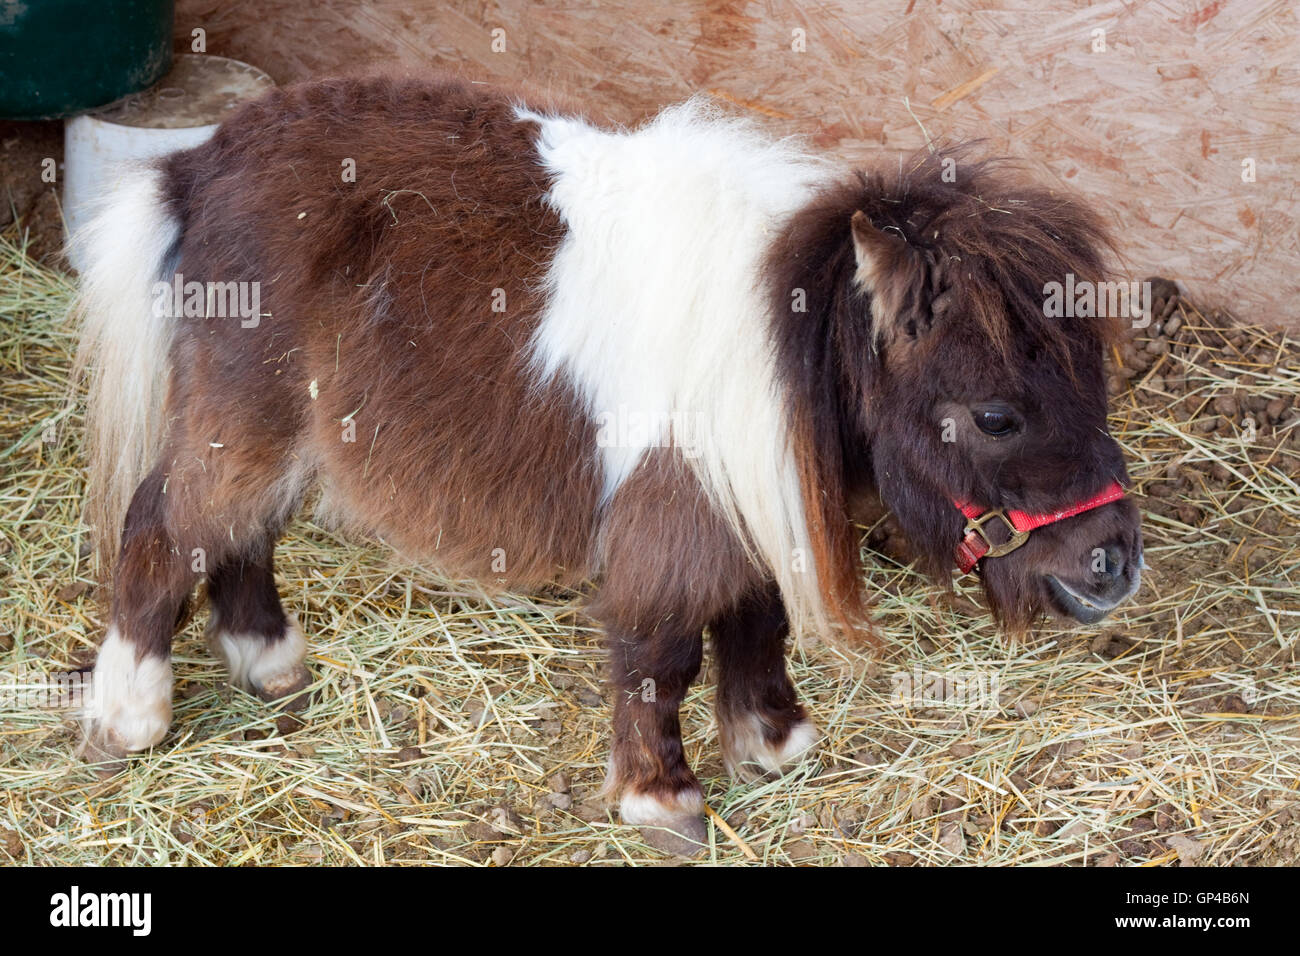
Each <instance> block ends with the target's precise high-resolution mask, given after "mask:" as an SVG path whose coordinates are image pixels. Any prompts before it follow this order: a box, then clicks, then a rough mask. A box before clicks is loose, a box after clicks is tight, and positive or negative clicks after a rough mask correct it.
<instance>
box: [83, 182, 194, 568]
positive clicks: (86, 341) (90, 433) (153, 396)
mask: <svg viewBox="0 0 1300 956" xmlns="http://www.w3.org/2000/svg"><path fill="white" fill-rule="evenodd" d="M163 189H164V187H163V181H162V173H161V171H160V170H157V169H153V168H141V169H138V170H132V171H131V173H130V175H129V178H124V179H123V180H122V181H121V184H120V185H119V186H118V187H117V188H116V189H115V190H114V191H113V192H112V193H111V194H109V195H108V196H107V197H106V198H105V200H104V201H103V203H102V205H101V206H100V208H99V209H98V211H97V212H96V213H95V215H94V217H93V218H92V219H91V221H90V222H89V223H88V225H87V226H86V227H85V228H84V229H83V230H81V231H79V232H78V233H77V235H75V236H73V237H72V240H71V245H72V248H73V251H74V253H75V254H76V256H75V261H77V262H78V263H79V264H80V266H81V277H80V289H79V292H78V295H77V298H76V301H75V303H74V304H73V316H74V318H75V319H76V320H77V321H78V322H79V323H80V325H81V330H82V332H81V344H80V348H79V349H78V351H77V359H76V363H75V364H74V367H73V374H72V382H73V383H76V382H79V381H80V380H81V379H82V378H83V376H84V377H85V378H86V379H87V381H88V396H87V409H86V457H87V462H88V474H87V482H86V501H85V520H86V523H87V524H88V525H89V526H90V528H91V531H92V535H93V539H94V542H95V549H96V551H97V553H98V555H99V561H100V571H101V573H102V574H105V575H107V574H109V573H110V572H111V570H112V567H113V564H114V562H115V561H116V559H117V551H118V547H119V541H120V538H121V534H122V525H123V522H124V520H125V518H126V510H127V506H128V505H129V504H130V503H131V497H132V495H134V494H135V489H136V487H137V486H138V485H139V484H140V482H141V481H142V480H143V479H144V477H145V475H147V474H148V473H149V471H150V470H151V469H152V468H153V467H154V465H155V463H156V459H157V456H158V453H159V451H160V446H161V444H162V439H163V434H164V431H165V424H166V423H165V421H164V417H163V416H164V411H163V404H164V400H165V398H166V393H167V380H168V377H169V376H168V356H169V353H170V351H171V343H172V333H173V328H174V319H173V316H174V315H175V314H176V311H177V310H176V309H174V308H172V307H171V299H170V296H168V297H165V298H164V297H162V296H161V295H159V294H158V293H159V292H160V289H159V288H158V286H159V284H160V283H166V284H168V285H170V284H171V281H172V275H173V273H174V272H175V269H176V259H177V256H178V253H179V240H180V236H181V222H180V219H179V217H178V216H177V215H176V214H175V212H174V211H173V210H172V209H171V208H169V204H168V202H167V200H166V198H165V194H164V191H163Z"/></svg>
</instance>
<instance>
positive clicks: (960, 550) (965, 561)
mask: <svg viewBox="0 0 1300 956" xmlns="http://www.w3.org/2000/svg"><path fill="white" fill-rule="evenodd" d="M1123 497H1124V489H1123V488H1122V487H1121V486H1120V483H1119V482H1118V481H1112V482H1111V483H1110V484H1109V485H1107V486H1106V487H1105V488H1103V489H1102V490H1101V491H1099V492H1098V493H1097V494H1096V495H1094V496H1093V497H1091V498H1088V499H1086V500H1084V501H1080V502H1078V503H1076V504H1072V505H1070V506H1068V507H1066V508H1062V509H1061V510H1060V511H1051V512H1048V513H1046V514H1037V515H1031V514H1026V513H1025V512H1023V511H1003V510H1002V509H1001V508H994V509H993V510H992V511H985V510H983V509H982V508H980V507H979V506H977V505H967V504H962V503H961V502H960V501H956V502H953V503H954V504H955V505H956V506H957V507H958V509H959V510H960V511H961V513H962V514H963V515H965V516H966V527H965V528H964V529H963V535H962V539H961V543H960V544H959V545H957V567H958V568H960V569H961V573H962V574H969V573H970V572H971V571H972V570H973V569H974V567H975V565H976V564H978V563H979V560H980V558H998V557H1001V556H1002V555H1004V554H1010V553H1011V552H1012V551H1014V550H1016V548H1018V547H1020V546H1021V545H1022V544H1024V543H1025V542H1026V541H1028V540H1029V532H1031V531H1033V530H1034V529H1035V528H1041V527H1042V526H1043V525H1045V524H1052V523H1053V522H1056V521H1064V520H1065V519H1066V518H1073V517H1074V516H1075V515H1077V514H1082V513H1083V512H1085V511H1091V510H1092V509H1093V508H1100V507H1101V506H1102V505H1105V504H1110V503H1111V502H1112V501H1118V500H1119V499H1120V498H1123ZM994 518H1001V519H1002V522H1003V523H1004V524H1005V525H1006V526H1007V530H1009V531H1010V532H1011V537H1010V538H1009V539H1007V540H1006V541H1004V542H1003V543H1002V544H994V543H993V542H992V541H991V540H990V539H989V536H988V533H987V532H986V531H985V530H984V525H985V524H986V523H987V522H989V521H991V520H993V519H994Z"/></svg>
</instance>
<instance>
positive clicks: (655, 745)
mask: <svg viewBox="0 0 1300 956" xmlns="http://www.w3.org/2000/svg"><path fill="white" fill-rule="evenodd" d="M606 630H607V633H608V635H609V647H610V665H611V666H610V670H611V674H610V682H611V684H612V686H613V688H614V691H613V692H614V741H613V749H612V752H611V754H610V761H609V773H608V776H607V777H606V780H605V793H606V795H607V796H608V797H609V798H611V799H617V800H618V801H619V810H620V812H621V814H622V817H623V822H624V823H629V824H633V825H636V826H640V827H642V828H644V829H643V830H642V832H643V834H644V835H645V837H646V839H647V840H648V841H649V842H650V843H651V844H652V845H653V846H655V847H657V848H659V849H662V850H667V851H669V852H673V853H680V854H692V853H696V852H699V851H700V850H701V849H702V848H703V845H704V844H705V842H706V840H707V832H708V831H707V828H706V827H705V823H704V793H703V791H702V790H701V789H700V782H699V781H698V780H696V779H695V774H693V773H692V772H691V768H690V767H689V766H688V765H687V763H686V754H685V752H684V750H683V748H682V730H681V723H680V721H679V719H678V709H679V708H680V707H681V704H682V700H683V698H685V696H686V690H687V688H688V687H689V686H690V684H691V681H693V680H694V679H695V677H696V675H698V674H699V671H700V659H701V656H702V654H703V639H702V628H691V627H680V626H678V627H673V626H672V622H668V623H666V624H661V625H660V626H659V627H657V628H655V629H653V630H649V631H643V632H638V631H637V630H635V629H631V628H620V627H614V626H610V627H607V628H606Z"/></svg>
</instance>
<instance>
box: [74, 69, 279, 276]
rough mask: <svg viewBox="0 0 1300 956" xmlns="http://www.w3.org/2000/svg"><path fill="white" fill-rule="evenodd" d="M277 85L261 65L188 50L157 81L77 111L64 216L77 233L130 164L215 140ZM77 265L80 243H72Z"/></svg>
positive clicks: (76, 265)
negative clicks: (232, 117)
mask: <svg viewBox="0 0 1300 956" xmlns="http://www.w3.org/2000/svg"><path fill="white" fill-rule="evenodd" d="M272 86H274V84H273V83H272V82H271V78H270V77H269V76H267V75H266V74H265V73H263V72H262V71H261V70H259V69H257V68H256V67H253V66H249V65H248V64H247V63H241V62H239V61H238V60H231V59H228V58H227V57H224V56H208V55H206V54H203V55H199V54H184V55H181V56H177V57H176V62H175V64H174V65H173V67H172V70H171V72H170V73H168V74H167V75H166V76H164V77H163V78H162V79H161V80H160V81H159V82H158V84H157V85H156V86H154V87H153V88H152V89H149V90H146V91H145V92H143V93H136V94H134V95H132V96H128V97H126V98H125V99H123V100H119V101H118V102H116V103H113V104H112V105H111V106H108V107H104V108H102V109H98V110H95V111H93V112H90V113H83V114H82V115H80V116H74V117H72V118H71V119H69V120H68V121H67V123H66V124H65V125H64V132H63V164H64V170H63V217H64V221H65V224H66V226H67V229H68V233H69V235H75V233H76V231H77V230H78V229H79V228H80V227H81V226H83V225H84V224H85V222H86V220H87V219H88V218H89V214H90V213H91V211H92V210H93V209H94V207H95V202H96V200H97V199H98V198H99V197H101V196H103V195H105V194H106V193H107V192H108V191H110V190H111V189H112V188H113V187H114V185H115V184H116V182H117V180H118V179H119V178H120V176H121V175H122V172H123V171H124V170H125V169H129V168H130V167H131V166H133V165H136V164H139V163H141V162H143V161H147V160H150V159H154V158H156V157H158V156H164V155H166V154H167V153H171V152H174V151H176V150H179V149H189V148H190V147H191V146H197V145H198V144H199V143H202V142H203V141H204V140H206V139H208V137H210V136H211V135H212V134H213V133H214V132H216V129H217V126H218V125H220V123H221V121H222V120H223V119H225V117H226V116H228V115H229V114H230V113H231V112H233V111H234V109H235V108H236V107H237V106H239V105H240V104H241V103H243V102H244V101H246V100H249V99H252V98H254V97H256V96H258V95H260V94H261V93H263V92H265V91H266V90H268V89H270V88H271V87H272ZM69 256H70V258H71V261H72V265H73V267H74V268H77V269H78V270H79V269H80V268H81V263H79V262H78V261H77V259H78V256H77V250H76V246H75V244H70V246H69Z"/></svg>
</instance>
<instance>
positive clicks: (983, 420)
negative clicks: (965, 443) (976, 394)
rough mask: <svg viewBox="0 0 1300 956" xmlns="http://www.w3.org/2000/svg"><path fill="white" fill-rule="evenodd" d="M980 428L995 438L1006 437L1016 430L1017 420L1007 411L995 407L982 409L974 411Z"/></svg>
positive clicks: (976, 422)
mask: <svg viewBox="0 0 1300 956" xmlns="http://www.w3.org/2000/svg"><path fill="white" fill-rule="evenodd" d="M972 414H973V415H974V416H975V424H976V425H978V426H979V430H980V431H982V432H983V433H984V434H986V435H992V436H993V437H994V438H1004V437H1006V436H1007V435H1010V434H1011V433H1012V432H1013V431H1015V430H1016V420H1015V419H1014V418H1012V417H1011V416H1010V415H1008V414H1007V413H1006V412H1000V411H997V410H994V409H987V408H986V409H981V410H977V411H975V412H972Z"/></svg>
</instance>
